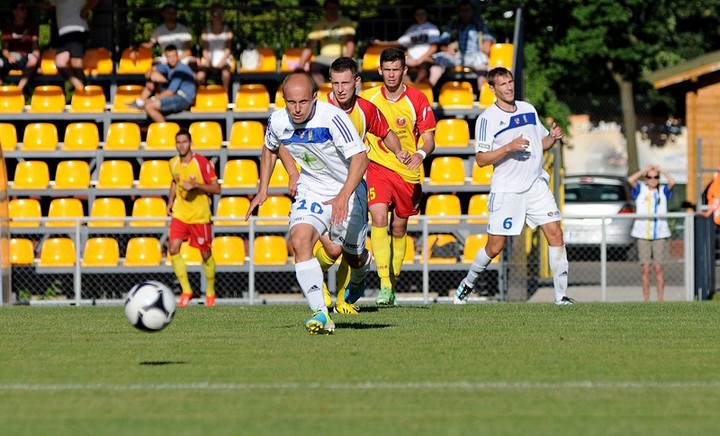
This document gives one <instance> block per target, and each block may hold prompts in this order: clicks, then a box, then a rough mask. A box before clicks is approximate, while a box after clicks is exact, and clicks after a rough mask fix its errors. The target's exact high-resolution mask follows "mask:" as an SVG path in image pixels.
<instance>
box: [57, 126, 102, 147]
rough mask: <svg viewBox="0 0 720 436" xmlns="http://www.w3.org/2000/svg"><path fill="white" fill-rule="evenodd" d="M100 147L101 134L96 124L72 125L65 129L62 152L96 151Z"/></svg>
mask: <svg viewBox="0 0 720 436" xmlns="http://www.w3.org/2000/svg"><path fill="white" fill-rule="evenodd" d="M99 146H100V134H99V132H98V127H97V124H95V123H85V122H83V123H70V124H68V126H67V128H66V129H65V138H64V139H63V144H62V147H60V149H61V150H62V151H95V150H97V149H98V147H99Z"/></svg>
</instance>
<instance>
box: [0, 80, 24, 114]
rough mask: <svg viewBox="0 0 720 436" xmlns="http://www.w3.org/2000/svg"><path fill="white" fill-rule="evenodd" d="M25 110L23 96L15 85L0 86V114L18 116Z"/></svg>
mask: <svg viewBox="0 0 720 436" xmlns="http://www.w3.org/2000/svg"><path fill="white" fill-rule="evenodd" d="M24 109H25V96H24V95H23V92H22V90H21V89H20V88H18V87H17V86H15V85H3V86H0V113H12V114H19V113H21V112H22V111H23V110H24Z"/></svg>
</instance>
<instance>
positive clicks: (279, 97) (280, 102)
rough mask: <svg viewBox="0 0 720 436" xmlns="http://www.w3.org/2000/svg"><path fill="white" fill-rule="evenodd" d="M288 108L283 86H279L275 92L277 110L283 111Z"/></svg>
mask: <svg viewBox="0 0 720 436" xmlns="http://www.w3.org/2000/svg"><path fill="white" fill-rule="evenodd" d="M284 107H286V104H285V98H284V97H283V92H282V86H278V89H277V91H275V109H281V108H284Z"/></svg>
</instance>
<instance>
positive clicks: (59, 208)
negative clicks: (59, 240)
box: [45, 198, 85, 227]
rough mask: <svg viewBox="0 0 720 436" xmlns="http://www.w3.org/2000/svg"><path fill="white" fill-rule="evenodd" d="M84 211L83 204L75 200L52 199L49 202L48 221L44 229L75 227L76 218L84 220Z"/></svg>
mask: <svg viewBox="0 0 720 436" xmlns="http://www.w3.org/2000/svg"><path fill="white" fill-rule="evenodd" d="M84 217H85V210H84V208H83V203H82V201H80V200H79V199H77V198H54V199H53V200H52V201H51V202H50V209H49V210H48V218H50V220H49V221H47V222H46V223H45V227H75V224H76V218H84ZM60 218H72V219H71V220H60Z"/></svg>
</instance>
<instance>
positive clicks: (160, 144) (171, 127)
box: [145, 122, 180, 150]
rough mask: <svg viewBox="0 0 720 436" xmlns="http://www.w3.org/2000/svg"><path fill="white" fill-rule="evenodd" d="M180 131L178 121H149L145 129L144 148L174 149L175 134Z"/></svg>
mask: <svg viewBox="0 0 720 436" xmlns="http://www.w3.org/2000/svg"><path fill="white" fill-rule="evenodd" d="M178 131H180V126H179V125H178V123H173V122H155V123H150V125H149V126H148V130H147V139H146V141H145V150H175V135H176V134H177V132H178Z"/></svg>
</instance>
